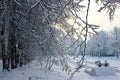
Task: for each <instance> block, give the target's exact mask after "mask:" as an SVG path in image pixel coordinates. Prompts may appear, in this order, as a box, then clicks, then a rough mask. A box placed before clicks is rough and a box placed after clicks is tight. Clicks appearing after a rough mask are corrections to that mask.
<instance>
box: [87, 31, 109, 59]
mask: <svg viewBox="0 0 120 80" xmlns="http://www.w3.org/2000/svg"><path fill="white" fill-rule="evenodd" d="M87 44H88V45H87V48H88V51H87V53H88V54H90V55H92V56H98V57H100V56H107V53H108V34H107V33H106V32H105V31H100V32H98V33H97V34H95V35H93V36H92V37H91V38H90V40H88V42H87ZM93 49H94V50H93Z"/></svg>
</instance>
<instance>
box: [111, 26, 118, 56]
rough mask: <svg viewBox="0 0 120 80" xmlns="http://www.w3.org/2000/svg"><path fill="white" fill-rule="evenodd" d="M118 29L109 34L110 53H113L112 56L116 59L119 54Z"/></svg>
mask: <svg viewBox="0 0 120 80" xmlns="http://www.w3.org/2000/svg"><path fill="white" fill-rule="evenodd" d="M119 34H120V29H119V28H117V27H115V28H114V30H113V31H112V32H111V34H110V35H111V36H110V39H111V45H110V46H111V49H110V50H111V52H112V53H113V55H115V56H116V57H117V58H118V57H119V53H120V46H119V45H120V36H119Z"/></svg>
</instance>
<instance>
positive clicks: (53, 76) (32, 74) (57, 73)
mask: <svg viewBox="0 0 120 80" xmlns="http://www.w3.org/2000/svg"><path fill="white" fill-rule="evenodd" d="M72 59H73V58H72V57H70V59H69V64H70V66H72V71H73V70H74V68H75V64H76V63H75V62H76V61H78V60H79V59H80V57H79V58H77V59H74V60H72ZM96 60H101V62H104V60H107V61H108V62H109V63H110V66H111V67H114V68H115V69H117V70H120V65H119V63H120V59H117V58H109V57H107V58H106V57H103V58H97V57H86V59H85V64H86V65H87V66H91V67H94V66H96V65H95V64H94V61H96ZM1 63H2V61H0V80H29V78H31V80H67V79H68V78H69V76H70V75H68V74H67V73H66V72H64V71H62V69H61V67H59V66H56V65H54V66H53V68H52V69H51V70H48V69H46V68H44V67H41V66H40V65H38V64H37V62H36V61H32V62H31V63H30V64H28V65H26V66H23V67H19V68H17V69H14V70H11V71H10V72H2V65H1ZM88 69H89V68H88ZM88 69H87V68H82V69H81V70H80V72H77V73H76V74H75V75H74V77H73V80H120V73H118V72H116V74H115V75H102V76H91V75H89V74H87V73H85V70H88Z"/></svg>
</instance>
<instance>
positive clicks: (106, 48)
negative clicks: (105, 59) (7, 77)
mask: <svg viewBox="0 0 120 80" xmlns="http://www.w3.org/2000/svg"><path fill="white" fill-rule="evenodd" d="M91 1H92V0H0V58H1V61H2V70H3V71H12V69H15V68H18V67H22V66H24V65H27V64H29V63H30V62H31V61H37V62H38V63H39V64H40V65H41V66H45V68H47V69H49V70H50V69H51V68H52V66H53V65H54V64H61V67H62V69H63V70H65V71H66V72H68V73H69V72H70V65H69V64H68V59H67V57H68V56H74V58H77V57H79V56H82V57H81V58H80V59H79V61H78V62H77V64H76V69H75V70H74V71H73V72H71V74H70V75H71V76H70V79H72V77H73V75H74V74H75V73H76V72H78V71H79V70H80V69H81V68H82V67H83V63H84V58H85V56H86V55H90V56H97V57H101V56H116V57H117V58H119V56H120V50H119V49H120V46H119V43H120V40H119V39H120V35H119V34H120V29H119V28H118V27H115V28H114V30H113V31H111V32H110V33H107V32H105V31H100V32H98V31H97V29H99V27H100V26H99V25H97V24H91V23H89V21H88V17H89V9H90V5H93V4H91ZM93 1H95V4H98V5H99V10H98V11H97V12H99V13H102V12H107V14H108V17H109V21H111V22H112V21H113V20H114V14H115V12H116V9H119V4H120V1H119V0H93ZM82 12H83V13H82ZM82 17H84V19H83V18H82ZM70 20H73V23H72V24H71V23H70Z"/></svg>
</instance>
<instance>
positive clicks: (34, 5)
mask: <svg viewBox="0 0 120 80" xmlns="http://www.w3.org/2000/svg"><path fill="white" fill-rule="evenodd" d="M41 1H42V0H39V1H37V2H36V3H35V4H33V5H32V6H31V9H33V8H34V7H36V6H37V5H38V4H39V3H40V2H41Z"/></svg>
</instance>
